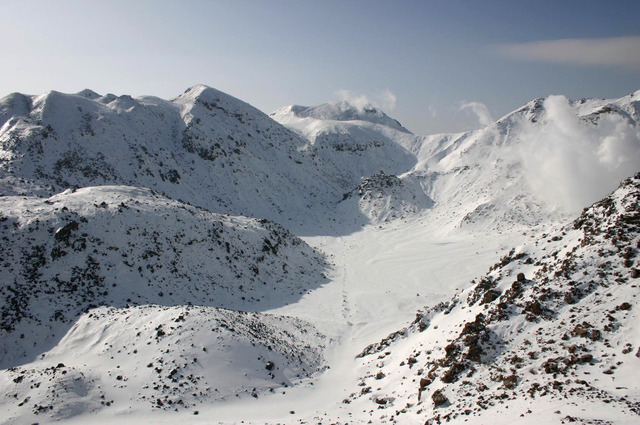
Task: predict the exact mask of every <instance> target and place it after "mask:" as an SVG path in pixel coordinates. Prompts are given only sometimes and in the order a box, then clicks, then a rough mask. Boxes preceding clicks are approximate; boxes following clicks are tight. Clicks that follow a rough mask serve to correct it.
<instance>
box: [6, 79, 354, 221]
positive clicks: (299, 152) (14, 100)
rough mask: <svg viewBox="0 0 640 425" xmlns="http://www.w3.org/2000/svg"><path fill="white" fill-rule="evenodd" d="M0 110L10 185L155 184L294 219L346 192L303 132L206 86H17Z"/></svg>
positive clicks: (43, 188) (236, 208)
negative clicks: (169, 91)
mask: <svg viewBox="0 0 640 425" xmlns="http://www.w3.org/2000/svg"><path fill="white" fill-rule="evenodd" d="M0 117H1V118H2V120H1V121H0V125H2V127H1V129H0V146H1V150H0V158H1V159H2V162H0V167H1V168H2V176H1V179H0V185H1V186H0V187H1V188H2V192H3V193H4V194H5V195H8V194H12V195H23V194H25V195H36V196H51V195H53V194H54V193H58V192H61V191H63V190H65V189H67V188H69V187H84V186H96V185H128V186H137V187H148V188H151V189H154V190H156V191H158V192H160V193H163V194H166V195H167V196H169V197H171V198H173V199H181V200H184V201H187V202H190V203H192V204H194V205H198V206H202V207H204V208H207V209H209V210H211V211H215V212H220V213H229V214H234V215H246V216H251V217H258V218H268V219H273V220H277V221H278V222H280V223H283V224H289V223H288V222H289V221H291V220H294V219H295V220H298V221H300V218H301V217H302V218H304V217H310V216H311V217H314V218H315V219H316V220H317V219H318V217H321V216H322V214H321V211H320V210H321V209H322V207H323V205H324V204H326V203H329V202H330V200H331V199H332V198H335V202H338V201H339V199H340V196H341V195H342V193H343V192H344V188H341V187H340V186H339V185H337V184H336V182H335V180H334V179H332V178H331V174H332V173H330V172H327V170H325V169H323V167H322V164H316V162H317V161H316V159H314V158H313V157H312V156H311V155H310V154H309V153H307V152H306V151H305V149H304V147H305V145H306V141H304V140H303V139H301V138H300V137H298V136H296V135H295V134H294V133H292V132H291V131H289V130H287V129H285V128H284V127H282V126H281V125H280V124H278V123H276V122H275V121H273V120H272V119H270V118H269V117H268V116H266V115H265V114H263V113H262V112H260V111H258V110H257V109H255V108H253V107H252V106H250V105H248V104H246V103H244V102H242V101H240V100H238V99H235V98H233V97H231V96H229V95H227V94H225V93H222V92H219V91H217V90H215V89H212V88H210V87H206V86H195V87H192V88H191V89H189V90H187V91H186V92H185V93H183V94H182V95H180V96H178V97H177V98H176V99H173V100H172V101H166V100H162V99H159V98H155V97H141V98H137V99H133V98H131V97H130V96H126V95H124V96H119V97H116V96H113V95H106V96H99V95H97V94H96V93H94V92H91V91H88V90H85V91H83V92H80V93H78V94H75V95H71V94H63V93H58V92H55V91H52V92H49V93H47V94H44V95H41V96H25V95H21V94H12V95H9V96H7V97H5V98H4V99H2V100H1V101H0ZM352 184H357V182H352ZM324 197H327V199H325V198H324ZM293 224H295V223H293ZM293 224H292V225H293Z"/></svg>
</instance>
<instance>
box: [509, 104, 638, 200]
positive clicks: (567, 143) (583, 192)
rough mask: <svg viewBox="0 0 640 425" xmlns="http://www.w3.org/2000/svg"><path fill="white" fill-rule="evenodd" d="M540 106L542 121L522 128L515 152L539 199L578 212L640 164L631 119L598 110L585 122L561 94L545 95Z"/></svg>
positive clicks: (635, 134) (636, 139)
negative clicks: (523, 141) (522, 140)
mask: <svg viewBox="0 0 640 425" xmlns="http://www.w3.org/2000/svg"><path fill="white" fill-rule="evenodd" d="M544 109H545V113H544V115H543V123H542V124H543V125H542V126H540V125H537V123H533V124H532V125H530V126H528V127H525V128H524V129H523V135H522V137H523V138H525V139H529V142H530V143H526V144H525V146H526V148H525V149H524V150H522V151H521V153H520V154H521V155H522V161H523V165H524V170H525V175H526V178H527V180H528V182H529V184H530V185H531V188H532V189H533V190H534V191H535V192H536V193H537V194H538V195H539V196H540V198H541V199H547V200H548V201H549V203H550V204H554V205H555V206H557V207H560V208H563V209H565V210H566V211H570V212H578V211H579V210H580V209H581V208H583V207H585V206H586V205H590V204H591V203H593V202H595V201H596V200H598V199H600V198H602V197H603V196H604V195H606V193H607V192H608V191H609V190H610V188H611V187H613V186H615V184H616V182H618V181H620V180H622V179H624V178H625V177H627V176H629V175H632V174H633V173H634V172H635V171H636V170H637V169H638V167H639V166H640V132H638V129H637V127H636V128H634V127H633V126H632V123H631V122H630V121H631V120H632V119H631V118H627V117H624V116H623V115H620V114H607V113H601V114H599V115H598V116H597V118H598V119H597V120H594V122H593V124H595V125H590V123H588V122H585V120H583V119H581V118H580V117H579V116H577V115H576V114H575V112H574V110H573V109H572V108H571V106H570V105H569V102H568V100H567V99H566V98H565V97H564V96H549V97H548V98H547V99H546V100H545V101H544ZM603 112H607V111H603Z"/></svg>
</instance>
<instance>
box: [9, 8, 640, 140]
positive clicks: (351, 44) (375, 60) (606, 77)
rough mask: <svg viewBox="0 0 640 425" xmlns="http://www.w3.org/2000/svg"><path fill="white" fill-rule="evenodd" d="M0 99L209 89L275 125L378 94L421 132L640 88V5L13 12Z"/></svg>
mask: <svg viewBox="0 0 640 425" xmlns="http://www.w3.org/2000/svg"><path fill="white" fill-rule="evenodd" d="M0 4H2V8H1V10H2V13H1V14H0V42H1V44H0V46H2V62H1V66H0V96H4V95H6V94H9V93H11V92H16V91H18V92H22V93H27V94H39V93H44V92H47V91H49V90H57V91H61V92H67V93H74V92H78V91H80V90H82V89H84V88H90V89H92V90H94V91H97V92H98V93H101V94H105V93H115V94H131V95H133V96H139V95H155V96H159V97H162V98H166V99H170V98H173V97H175V96H177V95H178V94H180V93H182V92H183V91H184V90H185V89H187V88H188V87H190V86H192V85H194V84H207V85H209V86H212V87H215V88H217V89H219V90H222V91H225V92H227V93H229V94H231V95H233V96H235V97H238V98H240V99H242V100H244V101H246V102H248V103H250V104H252V105H254V106H256V107H257V108H259V109H261V110H262V111H264V112H266V113H269V112H272V111H273V110H275V109H277V108H279V107H281V106H286V105H289V104H301V105H317V104H321V103H325V102H329V101H336V100H340V99H345V98H351V97H353V98H358V99H359V100H362V99H363V98H364V97H366V99H368V100H369V101H371V102H372V103H374V104H377V105H378V106H381V107H382V108H383V109H384V110H385V111H386V112H387V113H388V114H389V115H391V116H393V117H394V118H396V119H398V120H399V121H400V122H401V123H402V124H403V125H405V126H406V127H407V128H409V129H410V130H412V131H413V132H414V133H418V134H429V133H435V132H449V131H459V130H464V129H470V128H475V127H478V126H480V123H484V122H487V120H490V119H492V118H496V119H497V118H499V117H500V116H502V115H504V114H505V113H507V112H510V111H511V110H513V109H516V108H518V107H519V106H521V105H523V104H524V103H526V102H528V101H529V100H531V99H533V98H536V97H541V96H547V95H549V94H564V95H567V96H568V97H570V98H581V97H611V98H614V97H620V96H623V95H625V94H628V93H630V92H633V91H636V90H639V89H640V20H639V19H638V17H640V1H637V0H633V1H613V0H612V1H603V0H598V1H591V0H580V1H577V0H576V1H570V0H566V1H565V0H563V1H558V0H553V1H546V0H536V1H515V0H504V1H498V0H492V1H486V0H485V1H478V0H472V1H453V0H450V1H428V0H422V1H418V0H416V1H401V0H394V1H391V0H389V1H381V0H369V1H354V0H341V1H329V0H315V1H306V0H297V1H294V0H286V1H285V0H261V1H258V0H255V1H242V0H234V1H231V0H229V1H213V0H210V1H184V0H183V1H180V2H179V1H163V0H153V1H135V0H127V1H119V0H108V1H107V0H104V1H102V0H91V1H87V0H81V1H64V0H57V1H49V0H47V1H27V0H23V1H6V2H1V3H0Z"/></svg>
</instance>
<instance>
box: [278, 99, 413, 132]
mask: <svg viewBox="0 0 640 425" xmlns="http://www.w3.org/2000/svg"><path fill="white" fill-rule="evenodd" d="M283 115H293V116H295V117H297V118H314V119H318V120H331V121H367V122H370V123H373V124H381V125H385V126H387V127H391V128H394V129H396V130H400V131H402V132H404V133H410V131H409V130H407V129H406V128H404V127H403V126H402V124H400V123H399V122H398V121H397V120H395V119H393V118H391V117H390V116H388V115H387V114H385V113H384V112H383V111H382V110H381V109H379V108H377V107H375V106H373V105H371V104H369V103H368V104H366V105H362V106H361V105H354V104H352V103H350V102H346V101H340V102H331V103H324V104H322V105H318V106H300V105H291V106H287V107H285V108H281V109H279V110H277V111H275V112H273V113H272V114H271V116H272V117H277V116H283Z"/></svg>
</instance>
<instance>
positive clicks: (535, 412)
mask: <svg viewBox="0 0 640 425" xmlns="http://www.w3.org/2000/svg"><path fill="white" fill-rule="evenodd" d="M639 247H640V174H637V175H636V176H635V177H634V178H632V179H628V180H625V181H624V182H623V183H622V184H621V185H620V188H619V189H618V190H616V191H615V192H614V193H613V194H612V195H611V196H609V197H607V198H605V199H604V200H602V201H601V202H598V203H596V204H594V205H593V206H592V207H591V208H589V209H586V210H585V211H584V213H583V214H582V215H581V216H580V217H579V218H578V219H577V220H575V221H574V222H573V223H572V224H570V225H568V226H564V227H560V228H557V229H555V230H553V231H551V232H549V233H547V234H544V235H542V236H541V237H540V239H537V240H536V241H535V242H531V243H528V244H525V245H522V246H519V247H516V248H514V249H513V250H511V251H510V252H509V253H508V254H507V255H506V256H505V257H503V258H502V259H501V260H500V261H499V262H498V263H496V264H495V265H494V266H493V267H492V268H491V270H490V271H489V273H487V274H486V275H485V276H484V277H482V278H481V279H480V281H479V282H477V283H475V284H474V285H473V286H472V287H471V288H469V289H467V290H465V291H463V292H462V293H460V294H458V295H456V296H455V297H454V298H453V299H452V300H451V301H450V302H448V303H443V304H440V305H438V306H436V307H432V308H429V309H427V310H426V311H425V312H422V313H419V314H418V315H417V317H416V320H415V321H414V323H413V324H411V325H410V326H409V327H407V328H404V329H402V330H400V331H398V332H395V333H393V334H391V335H389V336H388V337H387V338H385V339H383V340H382V341H380V342H379V343H377V344H373V345H371V346H369V347H367V348H366V349H365V350H364V351H363V352H362V353H361V354H360V356H359V357H360V358H361V359H362V362H363V365H364V367H365V370H366V371H365V372H363V374H362V375H361V381H360V386H361V387H360V388H354V392H353V393H352V394H351V396H350V397H349V398H347V399H345V403H354V405H356V406H357V407H355V406H354V409H356V408H357V409H362V412H363V413H364V416H365V417H367V416H368V417H370V418H371V419H372V420H373V421H374V422H376V421H380V420H381V419H383V418H387V419H388V420H389V421H393V422H394V423H407V424H410V423H423V422H424V421H425V420H426V421H427V422H426V423H430V424H432V423H442V422H449V421H452V422H453V423H463V422H466V421H472V422H473V423H475V422H477V421H480V422H482V423H502V422H504V423H517V421H518V419H520V418H525V419H522V420H523V421H527V420H534V421H543V422H550V421H555V419H554V418H557V419H562V420H563V421H567V422H575V421H578V422H580V423H604V422H602V421H615V422H616V423H618V422H619V423H632V422H633V421H634V420H637V418H638V416H640V385H639V381H638V379H637V378H638V374H637V370H638V368H640V332H639V331H638V329H637V326H636V324H637V323H638V320H640V317H639V314H638V309H640V302H639V301H638V298H637V296H638V284H640V271H639V270H638V260H637V256H638V252H639ZM372 409H373V410H372ZM500 417H502V419H500ZM392 418H393V420H392ZM506 418H508V420H507V419H506ZM589 421H600V422H589ZM626 421H628V422H626ZM526 423H529V422H526ZM606 423H609V422H606Z"/></svg>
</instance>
